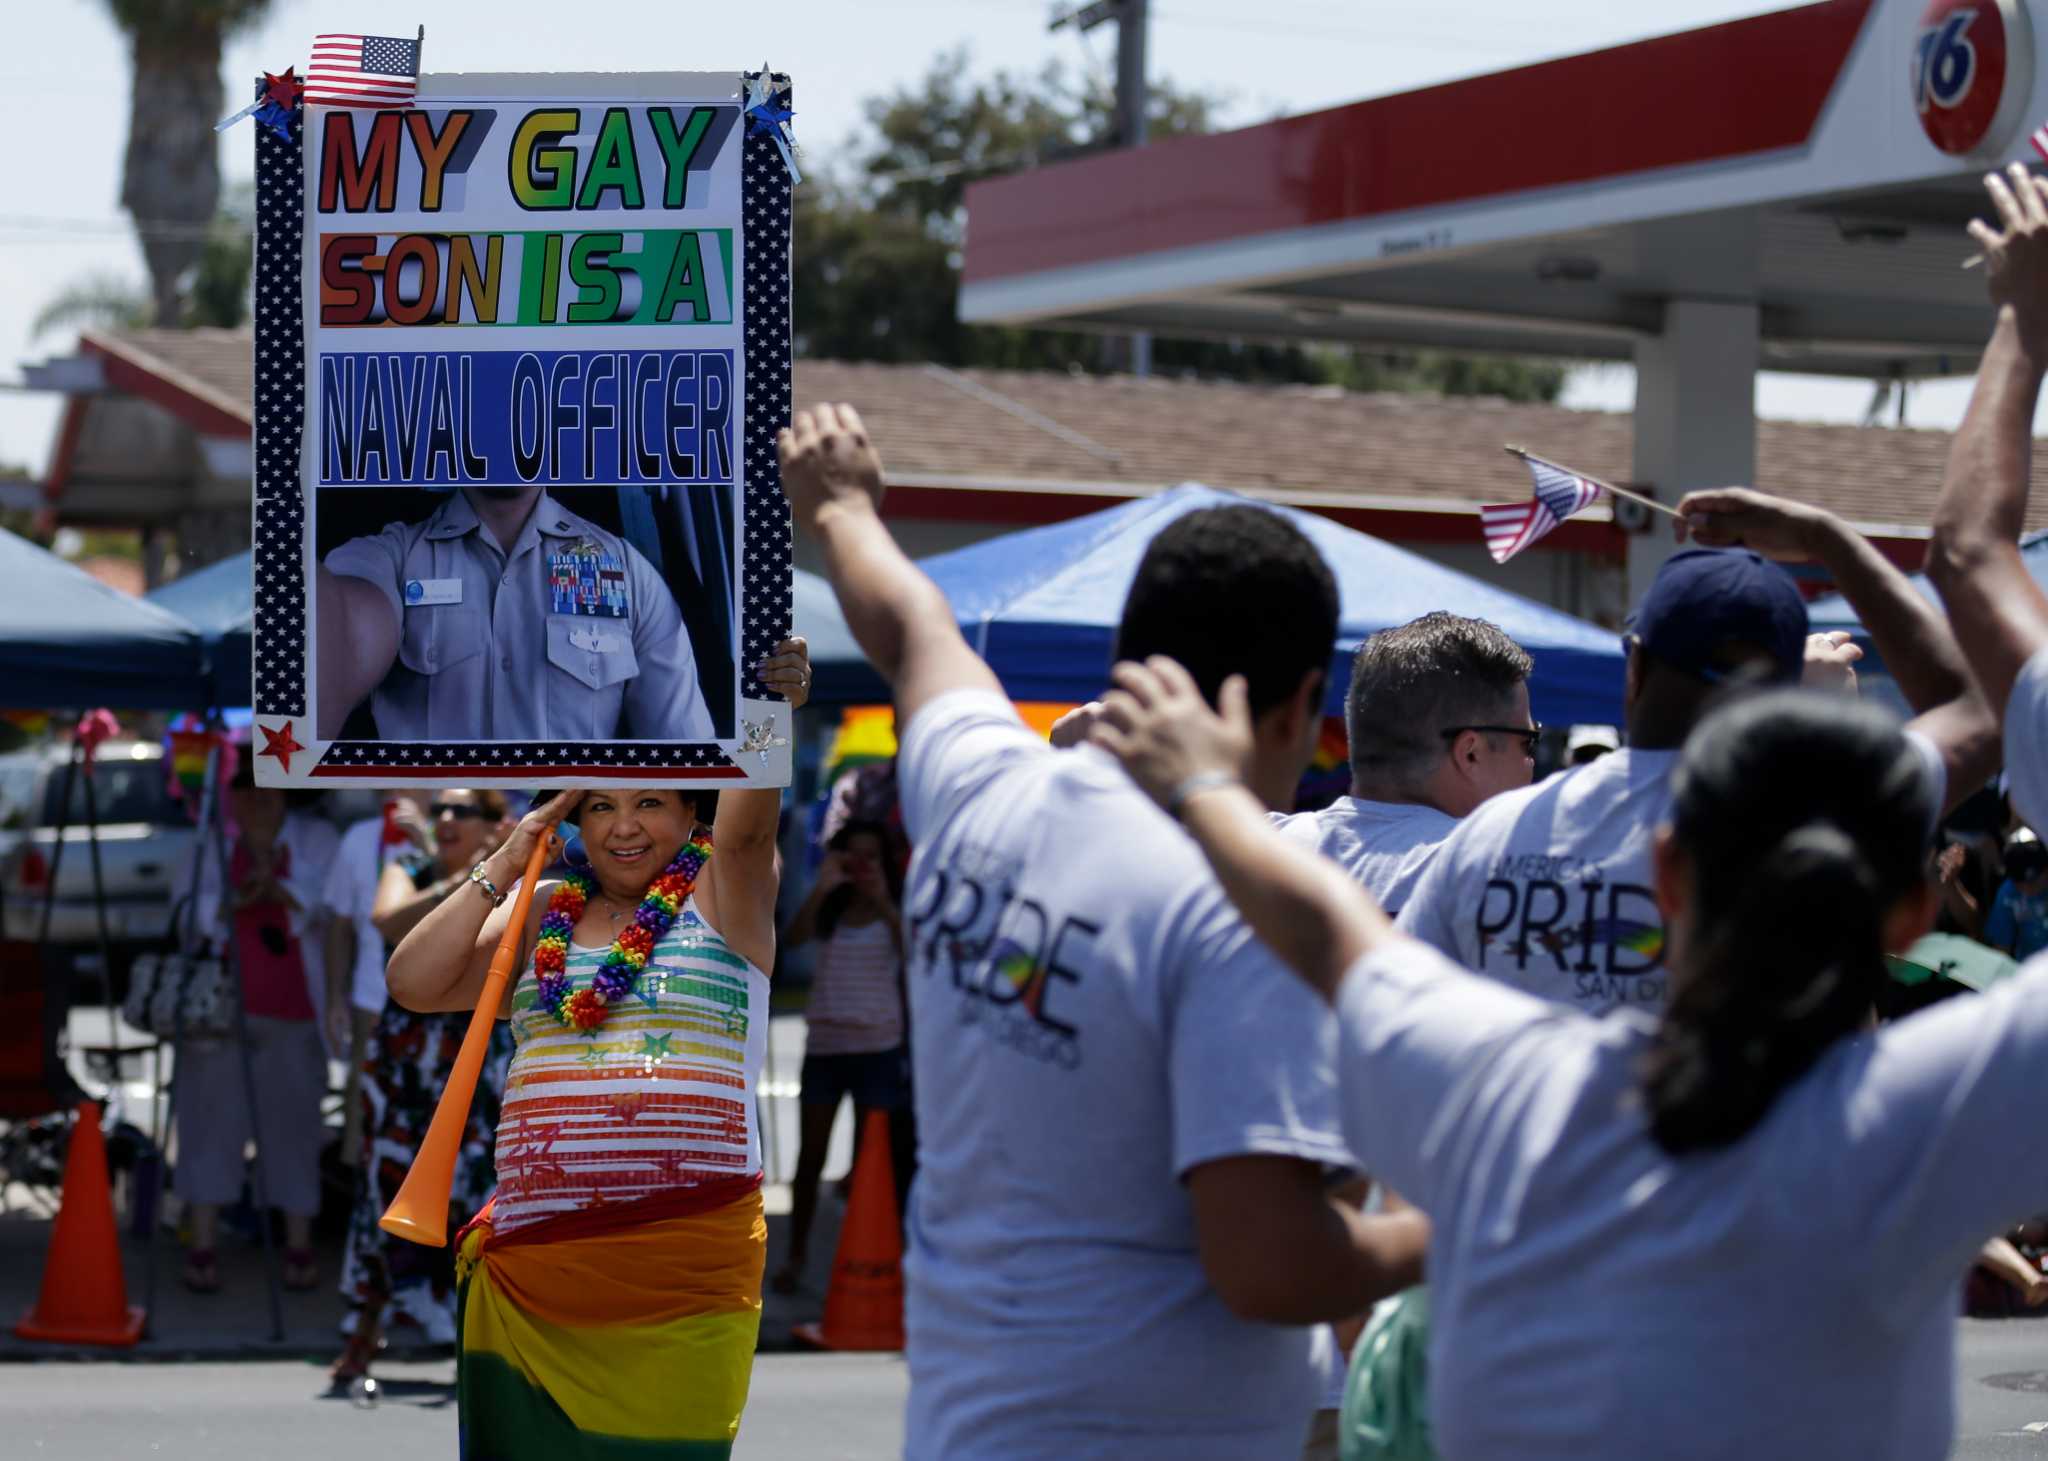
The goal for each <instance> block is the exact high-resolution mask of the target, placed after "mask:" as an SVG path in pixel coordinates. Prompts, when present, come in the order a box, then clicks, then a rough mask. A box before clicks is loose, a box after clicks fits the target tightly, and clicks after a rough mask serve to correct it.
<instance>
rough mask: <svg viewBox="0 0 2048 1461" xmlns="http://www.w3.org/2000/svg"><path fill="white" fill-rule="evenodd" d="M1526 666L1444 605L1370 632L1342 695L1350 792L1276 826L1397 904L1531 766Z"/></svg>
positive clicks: (1522, 657)
mask: <svg viewBox="0 0 2048 1461" xmlns="http://www.w3.org/2000/svg"><path fill="white" fill-rule="evenodd" d="M1531 668H1532V666H1531V663H1530V660H1529V656H1528V655H1527V654H1526V653H1524V652H1523V650H1522V647H1521V646H1520V645H1518V644H1516V643H1515V642H1514V640H1512V639H1510V638H1508V636H1507V635H1505V634H1503V633H1502V632H1501V631H1500V630H1499V629H1498V628H1496V627H1495V626H1493V625H1492V624H1489V623H1487V622H1486V621H1485V620H1483V619H1466V618H1461V617H1460V616H1459V615H1456V614H1450V613H1445V612H1443V611H1441V610H1439V611H1438V612H1436V613H1433V614H1424V615H1423V616H1422V617H1421V618H1419V619H1415V620H1413V621H1411V622H1409V623H1407V624H1399V625H1396V626H1395V627H1394V628H1392V629H1382V630H1381V631H1380V632H1379V633H1377V634H1374V635H1372V636H1371V637H1370V638H1368V639H1367V640H1366V641H1365V642H1364V643H1363V644H1361V645H1359V646H1358V653H1357V654H1356V655H1354V656H1352V660H1351V686H1350V689H1349V690H1348V691H1347V692H1346V694H1345V697H1344V730H1345V734H1346V738H1347V739H1348V740H1349V741H1350V743H1351V791H1350V794H1349V795H1347V796H1341V797H1339V798H1337V800H1336V801H1334V802H1332V803H1331V804H1330V805H1329V806H1327V807H1324V808H1323V809H1322V810H1321V811H1317V812H1303V813H1301V814H1300V815H1298V816H1292V817H1282V818H1279V819H1278V820H1279V824H1280V826H1281V828H1282V829H1283V830H1284V831H1285V832H1286V833H1287V835H1288V836H1290V837H1293V838H1296V839H1298V840H1300V841H1302V842H1305V843H1307V844H1309V845H1310V846H1313V847H1314V848H1316V849H1317V850H1318V851H1319V852H1321V853H1323V855H1324V856H1326V857H1329V858H1332V859H1334V860H1335V861H1336V862H1338V863H1340V864H1342V865H1343V867H1344V869H1345V871H1347V872H1349V873H1350V874H1351V875H1352V876H1353V877H1355V878H1357V879H1358V880H1359V881H1360V882H1361V883H1363V884H1365V886H1366V887H1367V888H1369V889H1370V890H1371V891H1372V895H1373V897H1375V898H1377V899H1378V900H1379V902H1380V906H1381V907H1383V908H1385V909H1386V910H1387V911H1388V912H1389V913H1399V912H1400V911H1401V906H1402V905H1403V904H1404V903H1406V902H1407V901H1408V894H1409V892H1410V890H1411V889H1413V888H1414V886H1415V882H1416V879H1418V878H1420V877H1421V876H1422V871H1423V869H1424V868H1425V867H1426V866H1428V863H1429V860H1430V858H1431V857H1433V856H1434V855H1435V853H1436V850H1437V848H1438V847H1439V846H1441V845H1442V843H1443V840H1444V839H1445V838H1446V837H1448V836H1450V835H1451V832H1452V830H1453V829H1454V828H1456V826H1457V825H1458V821H1459V819H1460V818H1461V817H1465V816H1467V815H1469V814H1470V813H1471V812H1472V811H1473V810H1474V809H1475V808H1477V807H1478V806H1479V805H1480V803H1482V802H1484V801H1486V800H1488V799H1489V798H1491V797H1493V796H1495V795H1497V794H1498V793H1500V792H1504V791H1512V790H1515V789H1516V788H1518V787H1524V786H1527V785H1528V784H1529V779H1530V777H1531V776H1533V775H1534V774H1535V771H1536V741H1537V738H1538V737H1539V736H1540V735H1541V734H1542V733H1543V728H1542V727H1541V726H1539V725H1537V724H1536V722H1535V720H1533V719H1532V718H1531V717H1530V714H1529V671H1530V669H1531Z"/></svg>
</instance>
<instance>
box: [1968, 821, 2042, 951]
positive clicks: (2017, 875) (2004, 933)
mask: <svg viewBox="0 0 2048 1461" xmlns="http://www.w3.org/2000/svg"><path fill="white" fill-rule="evenodd" d="M1984 942H1985V943H1987V944H1989V945H1991V947H1993V948H1994V949H1999V950H2001V951H2003V952H2005V953H2008V954H2011V955H2012V956H2013V957H2014V958H2015V959H2028V958H2032V957H2033V956H2034V955H2035V954H2038V953H2039V952H2040V951H2041V950H2042V949H2044V948H2048V847H2044V846H2042V845H2041V839H2040V838H2038V837H2036V836H2035V835H2034V834H2033V832H2032V831H2030V830H2029V829H2027V828H2025V827H2022V828H2020V830H2019V831H2017V832H2015V833H2013V834H2012V836H2011V837H2010V838H2008V839H2007V841H2006V844H2005V881H2004V882H2002V883H2000V884H1999V885H1998V896H1997V897H1996V898H1995V899H1993V900H1992V904H1991V912H1990V914H1989V916H1987V917H1986V918H1985V920H1984Z"/></svg>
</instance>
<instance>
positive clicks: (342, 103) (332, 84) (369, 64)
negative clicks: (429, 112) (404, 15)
mask: <svg viewBox="0 0 2048 1461" xmlns="http://www.w3.org/2000/svg"><path fill="white" fill-rule="evenodd" d="M419 82H420V43H419V42H418V41H416V40H401V39H399V38H398V37H396V36H354V35H325V36H314V37H313V60H312V64H311V65H309V66H308V67H307V68H306V102H307V104H308V105H311V106H329V107H409V106H411V105H412V99H413V93H414V92H415V91H416V90H417V89H418V88H419Z"/></svg>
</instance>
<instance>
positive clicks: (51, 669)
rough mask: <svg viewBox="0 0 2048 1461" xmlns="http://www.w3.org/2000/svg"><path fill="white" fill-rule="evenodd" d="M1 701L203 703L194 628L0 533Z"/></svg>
mask: <svg viewBox="0 0 2048 1461" xmlns="http://www.w3.org/2000/svg"><path fill="white" fill-rule="evenodd" d="M0 583H4V584H5V585H6V590H5V592H0V706H4V707H6V708H9V709H53V708H57V707H66V708H74V707H75V708H83V707H87V706H94V705H109V706H113V707H115V708H117V709H129V710H197V709H200V708H203V707H204V705H205V703H206V696H205V690H204V667H203V664H202V658H201V649H200V640H199V634H198V632H197V631H196V630H195V629H194V628H193V627H192V625H190V624H189V623H187V622H186V621H185V620H184V619H183V618H181V617H179V616H178V615H177V614H175V613H173V612H171V611H169V610H166V609H163V608H161V607H159V606H157V605H155V604H150V603H145V602H143V601H142V600H140V599H137V598H134V597H133V596H131V595H129V594H124V593H122V592H120V590H118V589H112V588H109V587H107V586H106V585H105V584H103V583H101V582H100V581H99V580H98V579H96V578H94V577H93V576H92V575H91V574H89V573H86V572H85V571H84V570H83V569H80V568H76V567H74V566H72V565H71V564H69V563H66V562H65V561H64V560H63V559H61V558H59V557H58V556H57V555H56V554H54V553H50V552H48V551H46V550H44V549H42V548H38V547H37V546H36V545H35V544H33V543H31V542H28V541H27V540H25V539H23V538H18V537H16V536H15V535H14V534H12V533H9V532H5V531H0Z"/></svg>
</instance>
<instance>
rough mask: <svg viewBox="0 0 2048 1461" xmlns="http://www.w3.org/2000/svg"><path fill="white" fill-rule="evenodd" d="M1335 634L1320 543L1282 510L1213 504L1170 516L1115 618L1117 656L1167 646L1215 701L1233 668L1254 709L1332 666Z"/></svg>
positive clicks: (1331, 590) (1333, 588)
mask: <svg viewBox="0 0 2048 1461" xmlns="http://www.w3.org/2000/svg"><path fill="white" fill-rule="evenodd" d="M1336 643H1337V581H1336V579H1334V578H1333V577H1331V575H1330V567H1329V565H1328V564H1327V563H1325V562H1323V556H1322V554H1320V553H1318V552H1317V551H1316V548H1315V544H1313V543H1311V542H1309V540H1308V539H1307V537H1305V536H1304V535H1303V534H1302V532H1301V530H1300V529H1299V528H1297V527H1295V525H1294V524H1293V523H1291V522H1289V521H1288V520H1287V519H1286V518H1284V517H1282V516H1281V515H1280V514H1279V513H1277V512H1272V511H1269V510H1267V509H1265V508H1262V507H1250V506H1246V507H1236V506H1232V507H1208V508H1202V509H1200V510H1199V511H1196V512H1190V513H1188V514H1186V515H1185V516H1183V517H1181V518H1180V519H1178V520H1177V521H1175V522H1173V523H1171V524H1169V525H1168V526H1167V528H1166V530H1165V531H1164V532H1162V533H1160V534H1159V536H1157V537H1156V538H1154V539H1153V540H1152V542H1151V544H1150V546H1148V547H1147V548H1146V549H1145V556H1144V558H1143V559H1141V560H1140V561H1139V563H1138V574H1137V577H1136V578H1135V579H1133V580H1132V581H1131V591H1130V594H1129V596H1128V597H1126V598H1125V600H1124V615H1123V622H1122V623H1120V624H1118V625H1117V631H1116V657H1117V658H1118V659H1143V658H1145V657H1146V656H1147V655H1154V654H1163V655H1166V656H1168V657H1169V658H1171V659H1175V660H1178V661H1179V662H1180V663H1181V664H1182V665H1183V666H1185V667H1186V669H1187V672H1188V673H1189V674H1190V675H1192V676H1194V679H1195V683H1196V684H1197V685H1199V686H1200V687H1201V690H1202V697H1203V698H1204V699H1205V700H1207V701H1208V702H1209V703H1210V704H1211V705H1214V704H1215V703H1216V697H1217V695H1218V693H1219V692H1220V691H1221V690H1222V688H1223V682H1224V681H1225V680H1226V679H1228V678H1229V677H1230V676H1232V675H1243V676H1244V677H1245V679H1246V681H1247V682H1248V688H1249V691H1250V700H1251V708H1252V713H1253V714H1254V715H1258V714H1262V713H1263V712H1265V711H1267V710H1270V709H1272V708H1273V707H1274V706H1275V705H1278V704H1280V703H1281V702H1282V701H1283V700H1285V699H1286V698H1287V697H1288V696H1290V695H1292V694H1294V693H1295V692H1296V691H1297V690H1299V689H1300V688H1301V682H1302V678H1303V677H1304V676H1305V675H1307V674H1308V672H1309V671H1311V670H1320V671H1322V672H1324V673H1325V674H1327V673H1328V672H1329V665H1330V652H1331V650H1332V649H1334V648H1335V646H1336Z"/></svg>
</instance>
